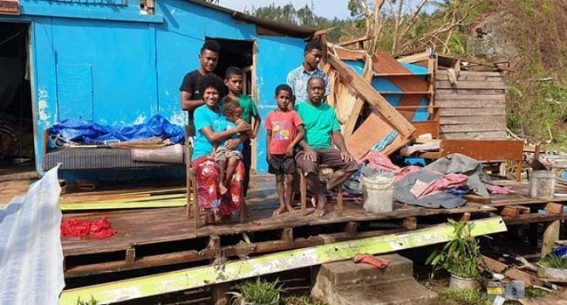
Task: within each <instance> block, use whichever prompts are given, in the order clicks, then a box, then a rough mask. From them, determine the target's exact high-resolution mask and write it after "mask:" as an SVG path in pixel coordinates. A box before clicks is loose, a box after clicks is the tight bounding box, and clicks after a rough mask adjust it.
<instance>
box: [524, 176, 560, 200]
mask: <svg viewBox="0 0 567 305" xmlns="http://www.w3.org/2000/svg"><path fill="white" fill-rule="evenodd" d="M554 193H555V174H554V173H553V172H552V171H547V170H539V171H533V172H532V175H531V176H530V187H529V195H530V197H532V198H535V197H537V198H542V199H552V198H553V194H554Z"/></svg>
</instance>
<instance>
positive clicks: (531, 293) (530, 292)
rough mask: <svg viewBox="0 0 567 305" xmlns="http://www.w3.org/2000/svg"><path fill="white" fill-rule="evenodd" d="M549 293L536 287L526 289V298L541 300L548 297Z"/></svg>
mask: <svg viewBox="0 0 567 305" xmlns="http://www.w3.org/2000/svg"><path fill="white" fill-rule="evenodd" d="M550 294H551V292H549V291H547V290H543V289H541V288H536V287H526V298H529V299H533V298H543V297H546V296H548V295H550Z"/></svg>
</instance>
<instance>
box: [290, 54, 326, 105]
mask: <svg viewBox="0 0 567 305" xmlns="http://www.w3.org/2000/svg"><path fill="white" fill-rule="evenodd" d="M313 76H319V77H322V78H323V79H324V80H325V96H327V95H329V94H330V93H331V90H330V88H329V77H328V76H327V74H326V73H325V72H323V71H321V70H319V69H315V70H313V71H307V70H305V67H303V64H301V65H300V66H299V67H297V68H295V69H293V70H291V71H290V72H289V73H288V74H287V79H286V83H287V84H288V85H289V86H290V87H291V89H293V94H294V95H295V104H296V105H297V104H301V103H305V102H307V101H308V96H307V82H308V81H309V79H310V78H311V77H313Z"/></svg>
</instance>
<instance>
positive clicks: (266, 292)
mask: <svg viewBox="0 0 567 305" xmlns="http://www.w3.org/2000/svg"><path fill="white" fill-rule="evenodd" d="M238 290H239V291H240V292H234V293H231V294H233V295H234V296H235V297H236V298H237V299H239V300H244V301H246V302H249V303H255V304H272V303H273V302H275V301H277V300H278V299H279V297H280V293H281V292H283V291H284V289H283V288H282V286H281V284H280V283H279V281H278V280H275V281H273V282H269V281H266V280H262V279H260V278H256V280H254V281H246V282H244V283H242V284H240V285H239V286H238Z"/></svg>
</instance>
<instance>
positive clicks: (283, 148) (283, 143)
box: [265, 110, 303, 155]
mask: <svg viewBox="0 0 567 305" xmlns="http://www.w3.org/2000/svg"><path fill="white" fill-rule="evenodd" d="M301 124H303V121H301V118H300V117H299V115H298V114H297V112H295V111H293V110H292V111H288V112H283V111H279V110H275V111H272V112H270V113H269V114H268V117H267V118H266V123H265V126H266V129H267V130H271V131H272V138H271V141H270V147H268V149H269V152H268V153H269V154H270V155H285V154H286V153H287V147H288V146H289V144H290V143H291V142H292V141H293V139H294V138H295V135H296V134H297V126H299V125H301Z"/></svg>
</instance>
